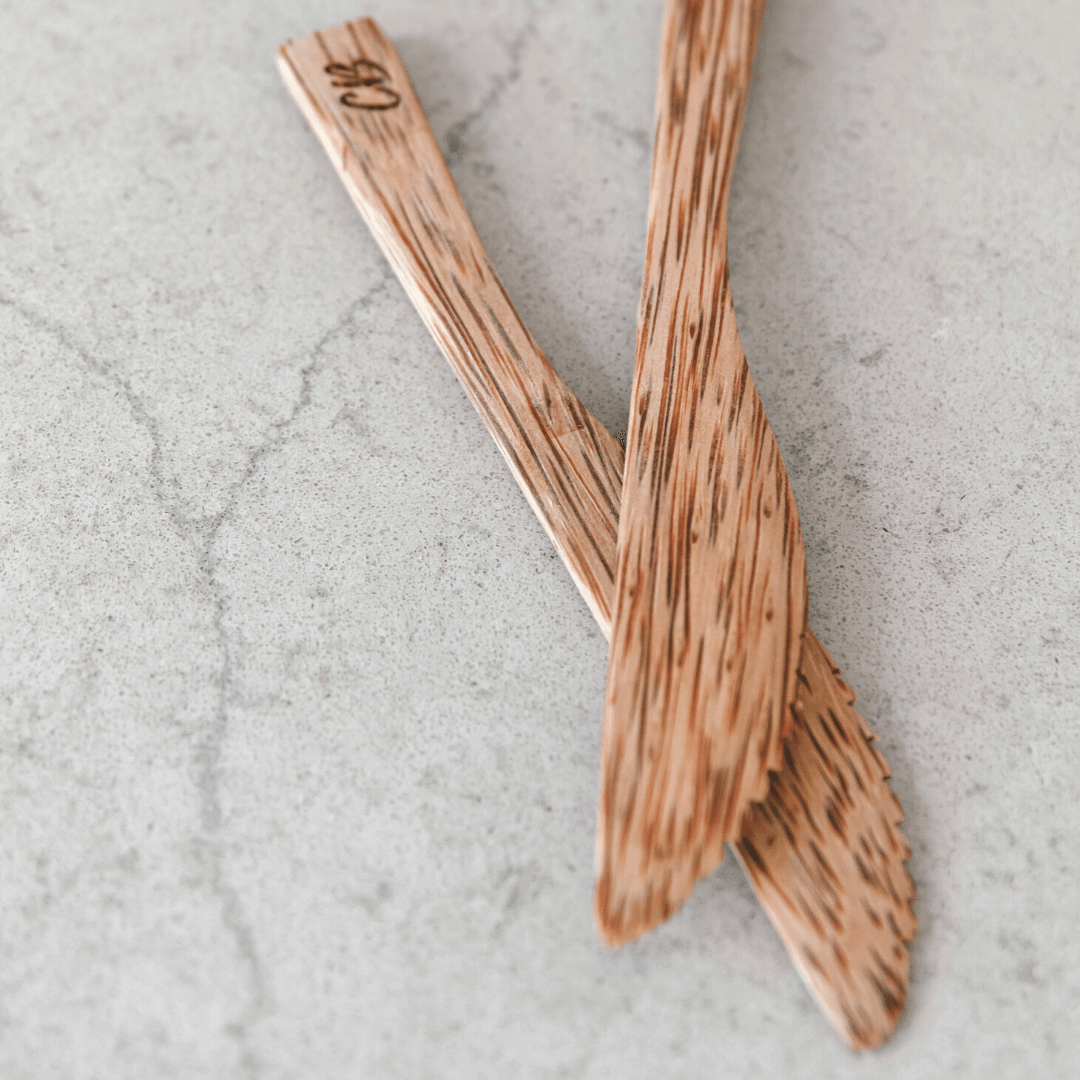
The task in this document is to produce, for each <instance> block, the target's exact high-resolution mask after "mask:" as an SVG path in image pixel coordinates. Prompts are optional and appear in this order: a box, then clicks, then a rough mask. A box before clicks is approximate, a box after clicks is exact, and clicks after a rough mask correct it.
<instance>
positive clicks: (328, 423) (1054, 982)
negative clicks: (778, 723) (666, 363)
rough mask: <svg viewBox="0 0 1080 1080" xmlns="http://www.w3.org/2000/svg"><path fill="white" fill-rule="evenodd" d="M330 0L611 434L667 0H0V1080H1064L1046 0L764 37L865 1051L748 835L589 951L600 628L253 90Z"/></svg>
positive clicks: (1070, 156) (1064, 489)
mask: <svg viewBox="0 0 1080 1080" xmlns="http://www.w3.org/2000/svg"><path fill="white" fill-rule="evenodd" d="M364 14H369V15H373V16H375V17H376V18H378V19H379V20H380V22H381V23H382V24H383V26H384V27H385V29H386V30H387V31H388V33H389V34H390V35H391V36H392V37H393V38H394V40H395V41H396V42H397V43H398V45H399V48H400V50H401V53H402V55H403V57H404V59H405V61H406V63H407V64H408V65H409V68H410V70H411V72H412V75H413V78H414V82H415V84H416V86H417V89H418V91H419V93H420V96H421V98H422V99H423V101H424V102H425V104H426V106H427V108H428V110H429V112H430V116H431V120H432V124H433V126H434V128H435V131H436V134H437V135H438V137H439V138H440V140H441V141H442V144H443V146H444V149H445V151H446V154H447V157H448V159H449V161H450V163H451V165H452V168H453V172H454V175H455V177H456V179H457V181H458V183H459V185H460V187H461V189H462V193H463V195H464V198H465V201H466V203H467V204H468V206H469V208H470V211H471V213H472V215H473V217H474V220H475V222H476V225H477V227H478V229H479V232H480V234H481V235H482V236H483V238H484V240H485V242H486V243H487V244H488V246H489V250H490V252H491V255H492V258H493V259H494V261H495V263H496V265H497V267H498V269H499V271H500V273H501V274H502V276H503V279H504V282H505V284H506V286H507V289H508V291H509V293H510V295H511V297H512V298H513V299H514V301H515V302H516V304H517V305H518V307H519V310H520V311H521V313H522V315H523V317H524V319H525V321H526V322H527V323H528V325H529V326H530V328H531V329H532V331H533V333H534V334H535V336H536V337H537V339H538V340H539V342H540V344H541V346H542V347H543V349H544V350H545V352H546V353H547V354H548V355H549V356H550V357H551V359H552V361H553V363H554V364H555V366H556V368H557V369H558V370H559V371H560V373H561V374H562V375H563V377H564V378H565V379H566V380H567V381H568V382H569V383H570V385H571V387H572V388H573V389H574V390H575V392H576V393H578V394H579V395H580V396H581V397H582V399H583V400H584V401H585V402H586V404H588V406H589V407H590V408H591V409H593V411H594V412H596V413H597V414H598V415H599V416H600V417H601V419H602V420H603V421H604V422H605V423H606V424H608V425H609V426H610V427H611V429H612V430H613V431H615V432H616V433H617V434H619V435H620V436H621V435H623V434H624V433H625V415H626V410H627V403H628V400H629V392H630V378H631V366H632V360H633V341H634V324H635V315H636V307H637V294H638V289H639V287H640V273H641V264H642V257H643V246H644V231H645V211H646V202H647V193H648V179H649V163H650V152H651V137H652V108H653V96H654V80H655V70H656V54H657V45H658V31H659V22H660V5H659V3H658V0H647V2H646V0H622V2H619V3H613V2H604V0H589V2H587V3H586V2H577V0H517V2H510V0H443V2H440V3H435V2H431V0H370V3H369V6H368V8H367V10H366V11H365V10H363V9H357V8H356V7H354V6H350V5H349V4H346V3H343V2H340V0H293V2H291V3H284V2H281V0H270V2H268V3H267V2H262V3H256V2H255V0H233V2H226V3H209V2H204V0H197V2H195V0H185V2H183V3H181V2H180V0H130V2H126V3H122V4H121V3H116V4H111V5H106V4H99V3H92V2H90V0H66V2H64V3H60V2H58V0H56V2H52V0H42V2H40V3H38V2H34V3H21V2H20V3H8V4H6V5H3V6H2V7H0V30H2V32H0V71H2V72H3V77H2V78H0V105H2V115H3V117H4V122H3V124H2V125H0V361H2V362H0V377H2V380H3V389H2V392H0V411H2V420H0V453H2V460H3V472H2V481H0V540H2V547H0V650H2V654H0V791H2V807H3V814H2V824H0V837H2V843H0V956H2V963H0V988H2V990H0V1075H2V1076H3V1077H5V1080H22V1078H34V1080H37V1078H47V1077H63V1078H68V1077H71V1078H80V1080H81V1078H86V1080H96V1078H108V1080H116V1078H125V1077H132V1078H139V1080H144V1078H157V1077H180V1078H189V1077H190V1078H193V1080H194V1078H214V1080H217V1078H222V1080H225V1078H234V1077H235V1078H265V1080H287V1078H288V1080H293V1078H295V1080H330V1078H335V1080H336V1078H342V1080H345V1078H357V1077H363V1078H365V1080H366V1078H372V1080H376V1078H378V1080H382V1078H402V1080H404V1078H408V1080H426V1078H432V1080H444V1078H458V1077H461V1078H469V1080H485V1078H499V1080H510V1078H515V1077H522V1078H526V1077H528V1078H533V1077H551V1078H555V1077H566V1078H575V1080H576V1078H583V1080H585V1078H587V1080H602V1078H607V1077H619V1078H620V1080H635V1078H642V1080H644V1078H646V1077H648V1078H650V1080H655V1078H671V1080H675V1078H686V1077H694V1078H698V1077H731V1076H737V1077H747V1078H749V1077H781V1076H783V1077H785V1078H791V1080H799V1078H807V1080H810V1078H814V1080H820V1078H823V1077H837V1078H849V1077H851V1078H857V1077H863V1076H871V1075H873V1076H886V1077H890V1078H904V1080H907V1078H924V1077H925V1078H928V1080H929V1078H933V1080H940V1078H941V1077H944V1076H948V1077H954V1076H955V1077H966V1076H971V1077H979V1078H980V1080H1012V1078H1016V1077H1021V1076H1039V1077H1040V1078H1042V1080H1053V1078H1059V1077H1060V1078H1065V1077H1071V1076H1076V1075H1077V1070H1078V1069H1080V1065H1078V1064H1077V1057H1078V1055H1080V932H1078V929H1077V915H1078V911H1080V780H1078V775H1080V738H1078V710H1080V648H1078V636H1080V635H1078V619H1080V561H1078V555H1080V501H1078V494H1080V492H1078V482H1077V470H1078V463H1080V393H1078V379H1080V313H1078V312H1080V304H1078V300H1080V282H1078V273H1077V266H1078V265H1080V183H1078V181H1077V176H1078V175H1080V117H1078V115H1077V107H1076V104H1075V103H1076V101H1077V100H1080V65H1078V64H1077V56H1078V55H1080V9H1078V8H1077V7H1076V6H1075V5H1073V4H1069V3H1063V2H1057V3H1055V2H1054V0H1038V2H1034V3H1032V4H1027V5H1017V4H1015V3H1007V2H1005V0H954V2H950V3H946V4H942V3H936V2H931V0H911V2H909V3H903V4H896V3H889V2H885V0H831V2H828V3H818V2H813V0H769V7H768V10H767V13H766V18H765V24H764V30H763V36H762V39H761V46H760V53H759V57H758V63H757V67H756V73H755V81H754V86H753V91H752V95H751V100H750V105H749V111H748V115H747V122H746V127H745V132H744V136H743V142H742V150H741V154H740V158H739V161H738V167H737V173H736V179H735V186H734V192H733V200H732V210H731V241H730V243H731V265H732V281H733V288H734V293H735V298H736V305H737V313H738V317H739V323H740V329H741V332H742V336H743V340H744V343H745V345H746V351H747V354H748V356H749V359H750V365H751V370H752V372H753V374H754V378H755V380H756V381H757V385H758V388H759V390H760V392H761V396H762V398H763V400H764V402H765V406H766V409H767V410H768V413H769V416H770V418H771V420H772V423H773V426H774V429H775V431H776V435H777V437H778V439H779V442H780V446H781V449H782V451H783V454H784V458H785V461H786V463H787V466H788V470H789V472H790V475H791V480H792V484H793V487H794V490H795V494H796V496H797V498H798V502H799V507H800V512H801V515H802V522H803V529H804V533H805V536H806V541H807V553H808V559H809V568H810V589H811V621H812V624H813V626H814V627H815V629H816V630H817V631H818V633H819V635H820V636H821V638H822V640H823V641H824V642H825V644H826V645H827V646H828V647H829V649H830V650H831V651H832V652H833V654H834V656H835V657H836V659H837V661H838V662H839V663H840V665H841V666H842V667H843V669H844V672H845V675H846V677H847V678H848V680H849V681H850V682H851V684H852V685H853V686H854V688H855V690H856V692H857V693H858V695H859V702H860V706H861V709H862V711H863V712H864V714H865V715H866V716H867V718H868V719H869V720H870V722H871V724H872V725H873V726H874V727H875V728H876V730H877V731H878V732H879V733H880V737H881V741H880V745H881V747H882V749H883V751H884V753H885V754H886V756H887V757H888V760H889V761H890V763H891V764H892V767H893V770H894V779H893V786H894V788H895V790H896V792H897V793H898V794H899V796H900V798H901V799H902V801H903V803H904V806H905V808H906V810H907V824H906V832H907V835H908V837H909V839H910V841H911V844H912V847H913V852H914V854H913V858H912V861H911V864H910V869H911V872H912V874H913V875H914V877H915V879H916V881H917V882H918V887H919V902H918V909H917V910H918V915H919V918H920V922H921V933H920V935H919V937H918V939H917V941H916V942H915V944H914V947H913V949H912V980H911V994H910V1001H909V1005H908V1008H907V1012H906V1015H905V1016H904V1018H903V1020H902V1022H901V1024H900V1026H899V1029H898V1031H897V1033H896V1035H895V1037H894V1038H893V1039H892V1041H891V1042H890V1043H888V1044H887V1045H886V1046H885V1047H884V1048H883V1049H881V1050H879V1051H875V1052H872V1053H869V1054H866V1055H863V1056H862V1057H855V1056H854V1055H852V1054H851V1053H849V1051H847V1050H846V1049H845V1048H844V1046H843V1045H842V1044H841V1043H840V1041H839V1040H838V1039H837V1037H836V1036H835V1035H834V1034H833V1032H832V1030H831V1029H830V1028H829V1026H828V1025H827V1023H826V1022H825V1020H824V1019H823V1018H822V1017H821V1015H820V1014H819V1013H818V1011H817V1009H816V1008H815V1006H814V1004H813V1002H812V1001H811V999H810V997H809V995H808V994H807V992H806V990H805V989H804V987H803V986H802V984H801V982H800V981H799V978H798V976H797V974H796V972H795V970H794V969H793V967H792V966H791V964H790V963H789V961H788V958H787V955H786V953H785V951H784V949H783V947H782V946H781V943H780V941H779V939H778V938H777V936H776V934H775V933H774V931H773V929H772V927H771V925H770V924H769V922H768V920H767V919H766V917H765V916H764V914H763V913H762V911H761V909H760V908H759V907H758V905H757V903H756V901H755V899H754V896H753V894H752V892H751V891H750V889H749V887H748V885H747V883H746V881H745V880H744V878H743V877H742V875H741V873H740V872H739V870H738V868H737V866H736V865H735V863H734V861H733V860H731V859H729V860H728V861H727V862H726V863H725V864H724V865H723V866H722V867H721V868H720V870H719V871H718V872H717V873H716V874H715V875H713V877H712V878H710V879H709V880H708V881H707V882H704V883H703V884H702V885H701V886H700V887H699V888H698V890H697V893H696V894H695V896H694V898H693V899H692V901H691V902H690V903H689V904H688V905H687V906H686V908H685V909H684V910H683V911H682V912H681V913H680V914H679V915H678V916H677V917H676V918H674V919H672V920H671V922H670V923H669V924H668V925H666V926H664V927H663V928H662V929H661V930H660V931H658V932H657V933H655V934H653V935H652V936H651V937H649V938H648V939H646V940H645V941H643V942H641V943H640V944H638V945H635V946H632V947H629V948H624V949H622V950H619V951H617V952H614V953H612V952H609V951H608V950H607V949H606V948H605V947H604V946H603V945H602V944H601V942H600V939H599V937H598V935H597V933H596V931H595V929H594V926H593V920H592V910H591V900H592V858H593V835H594V823H595V803H596V795H597V770H598V761H599V747H600V729H601V717H602V697H603V683H604V672H605V657H606V649H605V643H604V640H603V638H602V636H601V635H600V633H599V631H598V630H597V629H596V627H595V626H594V624H593V622H592V619H591V617H590V615H589V612H588V610H587V608H586V606H585V604H584V602H583V601H582V600H581V599H580V597H579V596H578V594H577V592H576V590H575V588H574V586H573V585H572V583H571V582H570V580H569V578H568V576H567V575H566V573H565V571H564V570H563V567H562V565H561V563H560V562H559V561H558V559H557V558H556V557H555V555H554V552H553V550H552V548H551V546H550V544H549V542H548V541H547V539H546V537H545V535H544V534H543V532H542V530H541V528H540V526H539V525H538V524H537V523H536V521H535V520H534V518H533V516H532V513H531V511H530V510H529V508H528V506H527V505H526V503H525V501H524V499H523V498H522V497H521V495H520V493H519V491H518V490H517V488H516V486H515V484H514V482H513V480H512V479H511V477H510V475H509V473H508V471H507V470H506V468H505V466H504V464H503V462H502V460H501V458H500V457H499V454H498V452H497V450H496V449H495V446H494V444H493V443H492V442H491V440H490V439H489V438H488V436H487V435H486V434H485V432H484V430H483V428H482V426H481V424H480V422H479V420H478V419H477V418H476V416H475V415H474V413H473V411H472V408H471V407H470V406H469V404H468V402H467V400H466V399H465V396H464V394H463V393H462V391H461V390H460V388H459V386H458V384H457V383H456V381H455V380H454V378H453V376H452V374H451V372H450V370H449V368H448V366H447V365H446V363H445V362H444V361H443V359H442V358H441V356H440V354H439V353H438V351H437V349H436V347H435V345H434V344H433V342H432V341H431V339H430V338H429V336H428V335H427V332H426V331H425V329H424V328H423V326H422V324H421V323H420V320H419V319H418V317H417V316H416V315H415V313H414V312H413V309H412V307H411V306H410V304H409V302H408V300H407V299H406V297H405V295H404V293H403V291H402V289H401V288H400V286H399V285H398V284H397V282H396V280H395V279H394V278H393V277H392V276H391V275H390V273H389V270H388V267H387V265H386V263H385V262H384V260H383V258H382V256H381V255H380V253H379V251H378V248H377V247H376V245H375V243H374V241H373V240H372V238H371V236H370V235H369V234H368V232H367V231H366V229H365V227H364V226H363V224H362V222H361V221H360V219H359V217H358V216H357V214H356V211H355V210H354V208H353V206H352V204H351V203H350V201H349V199H348V197H347V195H346V194H345V192H344V190H343V189H342V187H341V185H340V184H339V183H338V181H337V179H336V177H335V175H334V173H333V171H332V169H331V167H330V165H329V163H328V162H327V160H326V159H325V157H324V154H323V151H322V150H321V149H320V147H319V146H318V144H317V142H316V140H315V138H314V137H313V135H312V134H311V132H310V131H309V129H308V128H307V126H306V124H305V122H304V120H303V118H302V117H301V115H300V113H299V112H298V110H297V109H296V107H295V106H294V104H293V103H292V101H291V99H290V98H289V96H288V94H287V92H286V91H285V89H284V87H283V86H282V85H281V83H280V81H279V79H278V75H277V72H276V70H275V66H274V60H275V49H276V46H277V45H278V43H279V42H281V41H284V40H285V39H287V38H290V37H294V36H297V35H300V34H303V33H307V32H309V31H311V30H313V29H317V28H320V27H327V26H332V25H335V24H337V23H339V22H342V21H344V20H345V19H347V18H353V17H357V16H359V15H364Z"/></svg>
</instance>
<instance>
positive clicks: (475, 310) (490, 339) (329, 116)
mask: <svg viewBox="0 0 1080 1080" xmlns="http://www.w3.org/2000/svg"><path fill="white" fill-rule="evenodd" d="M279 61H280V63H279V66H280V68H281V73H282V76H283V77H284V79H285V83H286V85H287V86H288V87H289V89H290V90H291V91H292V94H293V97H295V98H296V101H297V103H298V104H299V105H300V107H301V108H302V109H303V110H304V113H305V115H306V116H307V119H308V121H309V123H310V124H311V126H312V128H313V129H314V130H315V132H316V134H317V135H318V136H319V139H320V140H321V142H322V144H323V146H324V147H325V149H326V152H327V153H328V154H329V155H330V158H331V160H332V161H333V162H334V163H335V165H336V166H337V168H338V172H339V174H340V176H341V178H342V180H343V181H344V183H345V186H346V188H347V189H348V191H349V193H350V194H351V195H352V197H353V201H354V202H355V203H356V205H357V207H358V208H359V210H360V213H361V214H362V215H363V217H364V220H365V221H366V222H367V224H368V227H369V228H370V229H371V231H372V232H373V233H374V234H375V238H376V240H378V242H379V245H380V247H381V248H382V249H383V252H384V253H385V255H386V257H387V259H388V260H389V262H390V265H391V266H392V267H393V268H394V271H395V272H396V274H397V276H398V278H399V279H400V280H401V283H402V284H403V285H404V287H405V289H406V291H407V292H408V294H409V296H410V298H411V299H412V301H413V303H414V304H415V305H416V308H417V310H418V311H419V312H420V315H421V317H422V318H423V320H424V322H425V323H426V324H427V327H428V329H429V330H430V331H431V333H432V335H433V337H434V338H435V340H436V341H437V342H438V344H439V347H440V348H441V349H442V351H443V353H444V354H445V356H446V358H447V360H449V361H450V365H451V367H453V369H454V371H455V373H456V374H457V377H458V378H459V379H460V380H461V384H462V386H464V388H465V392H466V393H467V394H468V395H469V398H470V399H471V400H472V403H473V404H474V405H475V406H476V410H477V412H479V413H480V416H481V417H482V418H483V420H484V423H485V424H486V425H487V429H488V431H489V432H490V433H491V435H492V437H493V438H494V439H495V442H496V443H497V444H498V447H499V449H500V450H501V451H502V453H503V456H504V457H505V458H506V461H507V464H508V465H509V466H510V468H511V470H512V472H513V474H514V476H515V477H516V478H517V482H518V483H519V484H520V485H521V490H522V491H523V492H524V493H525V497H526V498H527V499H528V500H529V502H530V504H531V505H532V507H533V509H534V510H535V511H536V515H537V517H538V518H539V519H540V521H541V522H543V524H544V527H545V528H546V529H547V531H548V535H549V536H550V537H551V540H552V542H553V543H554V544H555V547H556V549H557V550H558V552H559V554H560V555H561V556H562V559H563V561H564V562H565V563H566V566H567V568H568V569H569V570H570V573H571V575H572V576H573V578H574V580H575V581H576V582H577V584H578V587H579V588H580V589H581V592H582V595H583V596H585V598H586V600H587V601H588V602H589V603H590V604H591V603H593V602H594V598H595V597H597V596H600V595H601V594H602V592H603V590H602V588H601V585H600V583H601V581H602V580H606V579H607V578H609V577H611V574H612V570H613V568H612V566H611V564H610V562H609V560H610V559H611V553H612V552H613V551H614V549H615V514H614V509H613V508H614V505H615V500H617V499H618V497H619V480H618V475H619V474H618V469H617V467H616V464H615V463H616V460H617V456H618V455H619V454H620V448H619V444H618V443H617V442H616V441H615V440H614V439H613V438H612V437H611V435H609V434H608V432H607V431H606V430H605V428H604V427H603V425H602V424H600V423H599V422H598V421H597V420H596V419H595V418H594V417H593V416H592V415H591V414H590V413H588V412H587V411H585V410H584V409H583V408H582V406H581V403H580V402H579V401H578V400H577V398H575V397H574V395H573V394H571V393H570V391H569V390H568V389H567V387H566V385H565V383H563V381H562V380H561V379H560V378H559V376H558V375H557V374H556V373H555V371H554V369H553V368H552V367H551V365H550V364H549V363H548V362H547V360H546V359H545V358H544V356H543V354H542V353H541V352H540V350H539V348H538V347H537V345H536V342H535V341H534V340H533V338H532V335H531V334H530V333H529V331H528V330H526V328H525V326H524V324H523V323H522V321H521V319H520V318H519V317H518V314H517V312H516V311H515V310H514V307H513V305H512V304H511V303H510V300H509V298H508V297H507V295H506V292H505V290H504V289H503V287H502V283H501V282H500V281H499V278H498V276H497V275H496V273H495V271H494V269H493V268H492V265H491V262H490V260H489V259H488V256H487V252H486V251H485V250H484V246H483V244H481V242H480V238H479V237H478V236H477V235H476V230H475V229H474V228H473V225H472V222H471V221H470V220H469V215H468V213H467V212H466V210H465V206H464V204H463V203H462V201H461V196H460V195H459V194H458V190H457V187H456V185H455V184H454V181H453V179H452V178H451V176H450V172H449V170H448V169H447V167H446V163H445V162H444V161H443V157H442V153H441V151H440V150H439V144H438V143H437V142H436V141H435V136H434V135H433V134H432V132H431V127H430V125H429V124H428V121H427V117H426V116H425V115H424V111H423V108H422V107H421V105H420V102H419V99H418V98H417V96H416V93H415V91H414V90H413V87H412V84H411V83H410V81H409V76H408V73H407V72H406V71H405V66H404V64H402V62H401V58H400V57H399V56H398V54H397V51H396V50H395V49H394V46H393V45H392V43H391V42H390V40H389V39H388V38H387V37H386V35H385V34H384V33H383V32H382V30H381V29H380V27H379V26H378V25H377V24H376V23H375V22H374V21H373V20H371V19H362V20H360V21H358V22H352V23H346V24H345V25H343V26H339V27H337V28H335V29H333V30H326V31H322V32H320V33H315V34H310V35H308V36H307V37H303V38H299V39H297V40H295V41H290V42H287V43H286V44H285V45H283V46H281V49H280V53H279ZM596 615H597V617H598V618H603V619H609V618H610V613H609V612H608V611H607V610H606V609H605V610H603V611H597V612H596Z"/></svg>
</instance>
